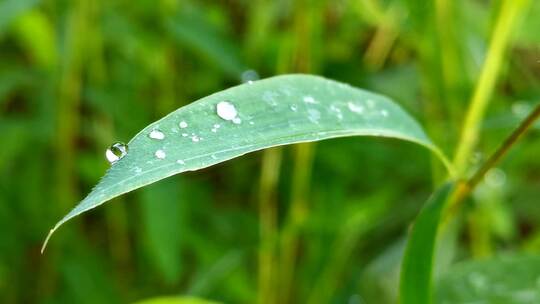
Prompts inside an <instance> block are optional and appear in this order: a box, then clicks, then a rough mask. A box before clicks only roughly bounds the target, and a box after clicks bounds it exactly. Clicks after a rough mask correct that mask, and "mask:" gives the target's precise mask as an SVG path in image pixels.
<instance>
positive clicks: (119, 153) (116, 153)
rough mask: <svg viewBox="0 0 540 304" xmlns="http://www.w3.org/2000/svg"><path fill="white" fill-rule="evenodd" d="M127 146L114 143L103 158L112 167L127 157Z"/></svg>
mask: <svg viewBox="0 0 540 304" xmlns="http://www.w3.org/2000/svg"><path fill="white" fill-rule="evenodd" d="M127 152H128V146H127V145H126V144H124V143H123V142H116V143H114V144H112V145H111V146H110V147H109V148H108V149H107V151H105V158H107V160H108V161H109V163H110V164H111V165H112V164H114V163H116V162H117V161H119V160H120V159H122V158H123V157H124V156H126V155H127Z"/></svg>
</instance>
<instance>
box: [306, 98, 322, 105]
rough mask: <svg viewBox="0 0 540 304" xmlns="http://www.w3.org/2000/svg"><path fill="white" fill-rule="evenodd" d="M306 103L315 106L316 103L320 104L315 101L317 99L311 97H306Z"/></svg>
mask: <svg viewBox="0 0 540 304" xmlns="http://www.w3.org/2000/svg"><path fill="white" fill-rule="evenodd" d="M304 102H305V103H313V104H316V103H319V102H317V101H316V100H315V98H313V97H311V96H304Z"/></svg>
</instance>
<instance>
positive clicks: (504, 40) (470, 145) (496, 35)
mask: <svg viewBox="0 0 540 304" xmlns="http://www.w3.org/2000/svg"><path fill="white" fill-rule="evenodd" d="M528 2H529V1H528V0H504V2H503V5H502V6H501V8H500V13H499V16H498V18H497V22H496V25H495V28H494V30H493V33H492V38H491V42H490V44H489V49H488V53H487V57H486V60H485V62H484V65H483V67H482V71H481V74H480V78H479V80H478V83H477V85H476V87H475V90H474V93H473V97H472V100H471V103H470V106H469V109H468V110H467V114H466V118H465V123H464V125H463V129H462V133H461V138H460V141H459V144H458V147H457V149H456V154H455V158H454V165H455V167H456V169H457V173H458V174H459V175H460V176H463V175H464V174H465V170H466V165H467V161H468V159H469V157H470V155H471V153H472V151H473V149H474V146H475V145H476V142H477V139H478V134H479V129H480V124H481V122H482V118H483V117H484V114H485V111H486V108H487V105H488V102H489V99H490V97H491V94H492V92H493V88H494V86H495V83H496V81H497V76H498V75H499V72H500V67H501V64H502V60H503V56H504V52H505V50H506V48H507V46H508V42H509V37H510V33H511V32H512V29H513V27H514V24H515V20H516V17H517V16H518V15H519V13H520V11H521V10H522V9H524V8H525V6H526V4H527V3H528Z"/></svg>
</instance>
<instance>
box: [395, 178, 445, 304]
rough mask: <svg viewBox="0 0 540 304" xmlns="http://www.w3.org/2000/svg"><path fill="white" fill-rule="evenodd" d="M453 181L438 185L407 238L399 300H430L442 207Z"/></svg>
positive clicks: (419, 303) (415, 303)
mask: <svg viewBox="0 0 540 304" xmlns="http://www.w3.org/2000/svg"><path fill="white" fill-rule="evenodd" d="M451 190H452V184H446V185H444V186H443V187H441V188H439V189H438V190H437V191H436V192H435V193H434V194H433V195H432V196H431V197H430V198H429V200H428V201H427V203H426V205H425V206H424V207H423V208H422V210H421V211H420V214H419V215H418V217H417V218H416V221H415V223H414V225H413V227H412V231H411V234H410V236H409V239H408V241H407V247H406V249H405V255H404V256H403V263H402V266H401V282H400V295H399V298H400V303H401V304H428V303H431V302H432V301H431V296H432V295H431V294H432V292H431V273H432V269H433V255H434V252H435V240H436V237H437V231H438V226H439V220H440V218H441V214H442V210H443V209H444V206H445V203H446V201H447V200H448V197H449V195H450V193H451Z"/></svg>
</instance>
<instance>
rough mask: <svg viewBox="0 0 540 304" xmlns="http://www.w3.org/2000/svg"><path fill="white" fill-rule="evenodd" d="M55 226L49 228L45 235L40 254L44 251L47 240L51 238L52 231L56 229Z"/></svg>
mask: <svg viewBox="0 0 540 304" xmlns="http://www.w3.org/2000/svg"><path fill="white" fill-rule="evenodd" d="M57 228H58V226H55V227H54V228H52V229H51V230H49V233H48V234H47V237H46V238H45V241H44V242H43V245H41V254H43V252H45V248H46V247H47V244H48V243H49V240H50V239H51V236H52V235H53V233H54V232H55V231H56V229H57Z"/></svg>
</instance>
